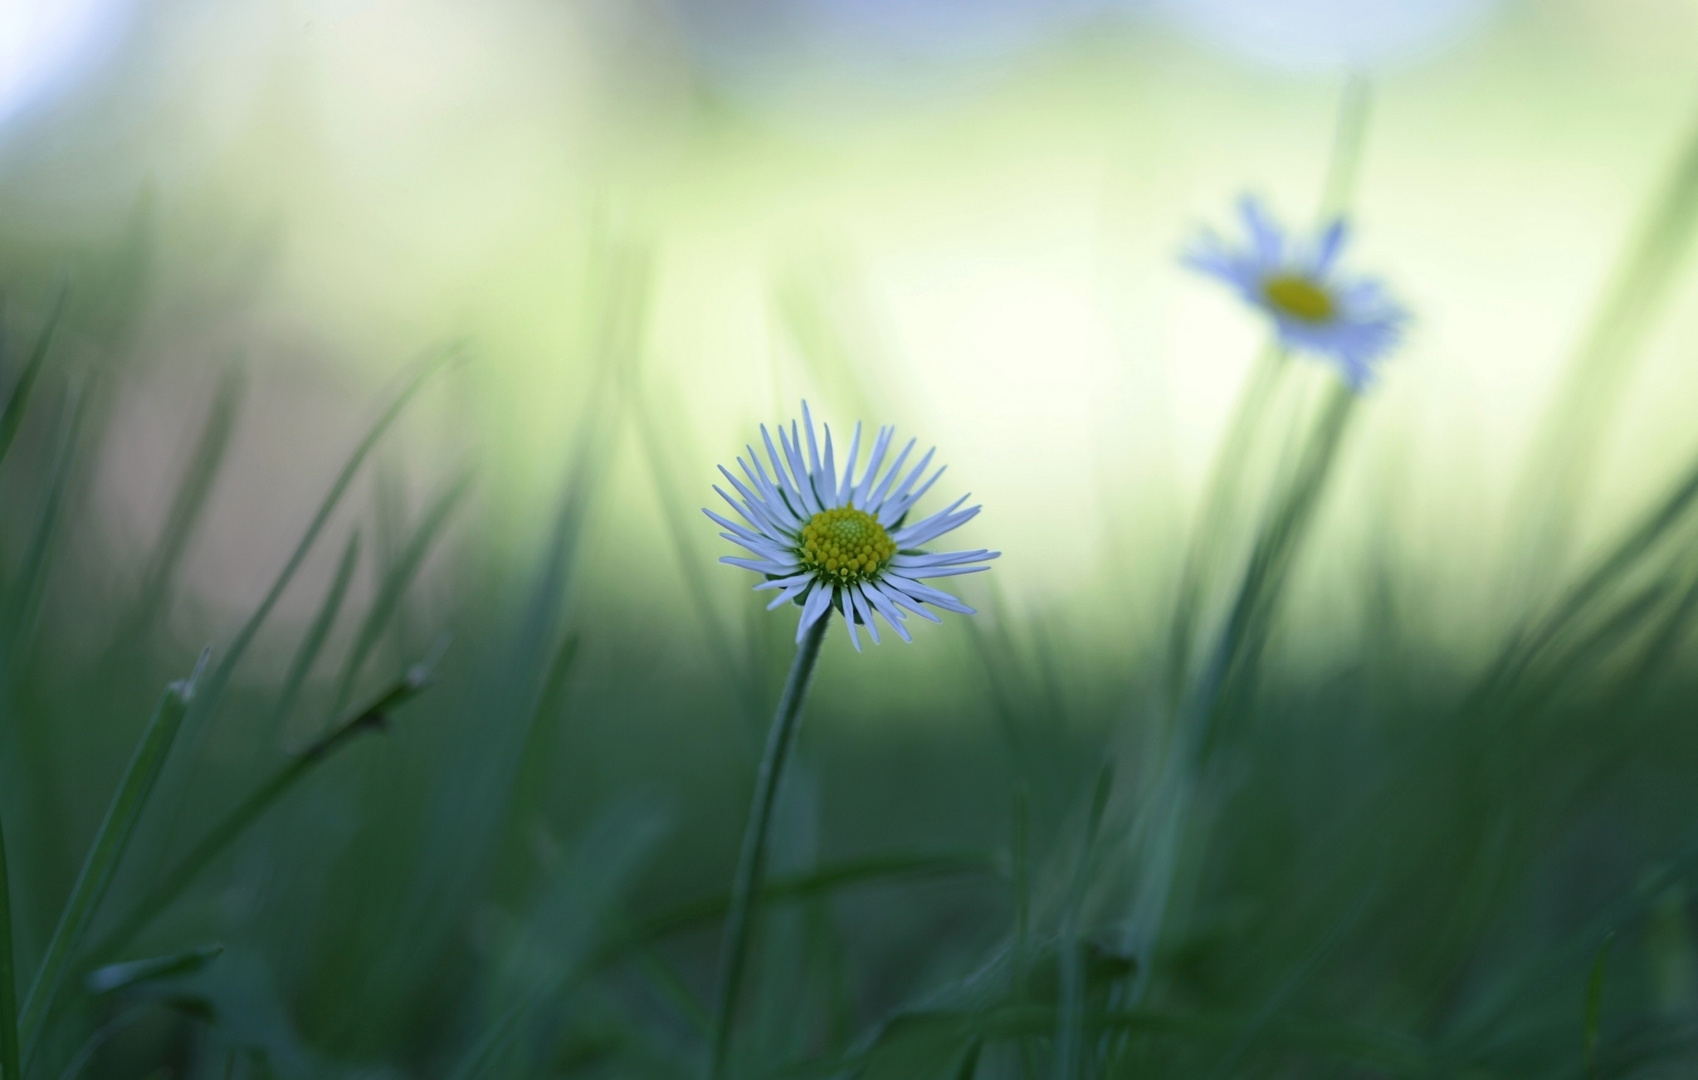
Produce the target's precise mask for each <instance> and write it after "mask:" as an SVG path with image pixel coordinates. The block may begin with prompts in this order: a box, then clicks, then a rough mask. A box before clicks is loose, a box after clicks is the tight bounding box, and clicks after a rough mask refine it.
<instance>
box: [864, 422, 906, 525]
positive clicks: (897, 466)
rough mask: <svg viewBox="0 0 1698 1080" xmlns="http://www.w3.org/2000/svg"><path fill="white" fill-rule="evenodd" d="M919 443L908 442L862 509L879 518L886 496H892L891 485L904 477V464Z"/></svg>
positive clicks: (893, 429)
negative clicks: (898, 478)
mask: <svg viewBox="0 0 1698 1080" xmlns="http://www.w3.org/2000/svg"><path fill="white" fill-rule="evenodd" d="M891 430H892V431H895V430H896V429H895V428H892V429H891ZM917 442H919V440H918V439H909V440H908V445H907V446H904V447H903V448H902V452H901V453H900V454H897V455H896V460H895V461H894V462H892V463H891V466H890V471H889V472H887V473H885V474H884V479H883V480H881V481H879V485H878V487H876V488H874V489H873V493H872V494H871V495H869V496H867V501H866V504H865V505H864V506H862V507H861V509H863V510H865V511H866V512H867V513H869V514H871V515H873V516H874V517H878V515H879V508H880V507H882V506H883V505H884V500H885V496H887V495H889V494H890V485H891V484H894V483H895V482H896V479H897V477H899V476H901V475H902V463H903V462H904V461H907V460H908V455H909V453H910V452H912V451H913V449H914V444H915V443H917Z"/></svg>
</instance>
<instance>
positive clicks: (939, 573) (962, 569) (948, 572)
mask: <svg viewBox="0 0 1698 1080" xmlns="http://www.w3.org/2000/svg"><path fill="white" fill-rule="evenodd" d="M989 569H990V567H988V566H938V567H934V568H932V569H930V570H915V571H912V573H913V575H914V576H915V577H923V578H934V577H957V576H959V575H961V574H976V573H978V572H979V571H980V570H989Z"/></svg>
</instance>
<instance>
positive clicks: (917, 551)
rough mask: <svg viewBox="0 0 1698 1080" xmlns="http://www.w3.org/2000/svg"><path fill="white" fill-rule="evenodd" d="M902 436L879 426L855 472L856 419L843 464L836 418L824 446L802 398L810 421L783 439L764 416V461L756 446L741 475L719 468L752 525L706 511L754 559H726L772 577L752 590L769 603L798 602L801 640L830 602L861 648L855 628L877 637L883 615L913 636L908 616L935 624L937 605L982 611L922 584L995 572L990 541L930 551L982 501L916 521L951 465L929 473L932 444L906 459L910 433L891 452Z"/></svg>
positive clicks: (781, 430)
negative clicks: (919, 507)
mask: <svg viewBox="0 0 1698 1080" xmlns="http://www.w3.org/2000/svg"><path fill="white" fill-rule="evenodd" d="M895 434H896V429H895V428H894V427H885V428H880V429H879V432H878V437H877V438H875V439H874V440H873V445H872V449H871V450H870V452H869V453H868V454H867V457H866V465H865V467H864V468H863V469H862V470H861V472H860V473H859V475H857V473H856V465H857V463H858V462H859V460H860V454H861V425H859V424H856V425H855V435H854V438H853V439H852V440H851V441H850V443H849V453H848V456H847V457H846V458H845V459H844V464H843V469H842V472H841V473H839V471H838V468H837V461H836V452H835V449H834V447H833V446H832V441H831V427H830V426H829V425H827V426H826V428H825V443H824V452H823V453H822V452H821V447H820V442H819V441H818V440H817V439H816V438H815V436H814V421H813V416H812V415H811V414H810V413H809V412H808V403H807V402H805V401H804V402H803V403H802V424H801V426H800V427H798V426H797V424H796V422H795V421H791V423H790V430H789V431H785V430H784V428H783V427H782V426H781V427H779V429H778V443H777V444H776V445H774V443H773V441H772V436H771V435H770V434H769V433H768V432H767V429H766V425H764V424H763V425H761V439H762V440H763V441H764V442H765V444H766V461H765V462H763V461H762V460H761V455H760V454H759V453H757V452H756V451H755V448H754V447H752V446H751V447H748V451H749V456H748V458H747V459H746V460H745V459H744V458H738V459H737V464H738V465H739V466H741V467H742V470H743V477H742V479H739V478H738V477H737V476H736V475H734V474H733V473H732V472H731V471H730V470H729V469H727V468H725V467H724V466H723V465H722V466H720V468H719V471H720V472H722V473H724V474H725V479H726V480H728V481H729V482H730V484H731V486H732V488H734V489H735V490H736V493H737V496H739V497H737V498H734V497H732V495H731V494H730V493H728V492H726V491H725V490H724V489H722V488H720V487H718V486H717V485H716V486H715V487H714V490H715V491H717V492H719V494H720V497H721V498H723V499H724V500H725V501H726V502H728V503H730V504H731V509H732V510H734V511H735V512H736V514H737V516H738V517H740V518H742V519H743V523H742V524H738V523H737V522H735V521H732V520H730V519H729V518H725V517H721V516H720V515H718V514H716V513H714V512H713V511H712V510H703V511H702V512H703V513H704V514H706V515H707V516H708V517H710V518H712V519H713V520H714V522H715V523H716V524H718V525H719V526H720V527H721V528H723V529H724V530H725V531H724V532H722V533H720V535H721V536H723V537H725V539H727V540H729V541H731V542H732V543H734V544H737V545H739V546H741V547H743V548H746V549H748V551H749V552H750V553H751V555H752V556H753V557H752V558H750V557H745V556H738V555H727V556H725V557H724V558H722V559H720V560H719V561H720V562H723V563H729V564H731V565H732V566H740V567H742V568H743V569H745V570H753V571H754V572H756V573H757V574H762V575H764V576H765V577H766V580H765V581H763V582H761V583H760V584H759V585H756V586H755V588H756V589H773V590H777V592H778V595H777V597H775V598H774V599H773V601H772V603H770V604H768V605H767V610H769V611H771V610H772V609H774V608H777V607H781V606H782V605H784V604H785V603H786V602H790V601H793V602H795V603H797V604H799V605H800V606H801V608H802V620H801V623H800V625H798V626H797V627H796V640H797V641H801V640H802V636H803V635H804V634H806V633H807V631H808V628H809V627H811V626H813V625H814V624H815V623H816V622H818V621H819V620H820V619H823V618H826V617H828V616H829V613H830V612H831V611H833V610H835V611H837V612H838V613H840V614H841V615H842V616H843V621H844V622H845V623H846V624H848V627H849V640H850V641H851V642H853V643H854V645H855V648H856V649H857V650H859V649H860V647H861V639H860V636H859V634H858V633H857V630H858V628H859V629H865V630H866V631H867V633H869V634H870V635H872V639H873V642H874V643H875V644H876V643H877V642H878V640H879V630H878V625H877V624H876V623H875V622H874V621H873V616H874V615H877V616H878V617H879V618H882V619H883V620H884V621H885V623H886V625H888V626H889V627H890V629H892V630H894V631H895V632H896V635H897V636H898V637H900V638H901V639H902V640H903V641H908V640H911V639H910V637H909V634H908V629H907V627H905V626H903V623H904V622H905V621H906V620H907V618H908V615H909V613H913V614H915V615H918V616H920V617H921V618H922V619H930V620H931V621H932V622H941V621H942V620H941V619H939V618H938V616H937V614H936V613H935V612H933V611H932V610H931V609H932V608H937V609H939V610H942V611H954V612H958V613H959V614H962V615H971V614H973V609H972V608H970V607H968V606H967V605H966V604H963V603H962V602H961V601H959V600H957V599H956V598H955V597H953V596H950V595H949V594H948V593H946V592H942V591H940V590H938V589H934V588H932V587H931V586H930V585H925V584H922V581H921V579H923V578H941V577H953V576H955V575H957V574H971V573H975V572H977V571H980V570H988V569H990V567H988V566H986V565H984V564H985V563H986V562H988V561H989V560H991V559H994V558H996V557H997V556H998V555H999V554H1001V553H1000V552H996V551H987V550H985V549H984V548H980V549H978V550H976V551H950V552H938V553H931V552H927V551H925V550H924V547H925V545H927V544H929V543H931V542H932V541H933V540H936V539H937V538H938V537H940V536H942V535H943V534H945V533H947V532H951V531H953V530H954V529H957V528H959V527H960V526H962V525H964V524H966V523H967V522H969V521H971V520H972V519H973V518H974V517H976V516H977V515H978V513H979V508H978V507H977V506H969V507H966V508H965V509H963V508H962V505H961V504H962V503H964V502H966V501H967V496H965V495H963V496H961V498H959V499H957V500H955V502H953V503H951V504H950V505H949V506H947V507H945V508H944V509H942V510H939V511H938V512H937V513H935V514H932V515H931V516H930V517H926V518H923V519H921V520H919V521H915V522H912V523H910V522H909V520H908V518H909V511H910V510H912V509H913V508H914V505H915V504H916V503H918V502H919V501H920V498H921V497H922V496H923V495H925V494H926V492H928V491H930V490H931V487H932V485H933V484H935V483H936V482H937V478H938V477H939V476H941V475H943V467H942V466H939V467H938V468H937V469H936V471H934V472H931V473H930V475H927V469H928V468H930V466H931V462H932V457H933V455H934V454H935V453H936V450H935V449H933V450H928V451H926V453H925V454H924V455H923V456H922V457H921V458H920V459H919V461H918V462H916V463H915V464H914V465H913V466H912V467H909V466H908V459H909V457H910V455H911V454H912V453H913V450H914V444H915V440H913V439H910V440H908V444H907V445H906V446H904V447H903V448H902V451H901V452H900V453H898V454H897V455H896V456H895V458H894V459H893V460H892V459H890V457H889V452H890V445H891V440H892V438H893V437H894V436H895ZM804 439H805V440H806V443H805V444H804V441H803V440H804ZM804 454H805V455H806V456H804ZM769 464H770V466H771V468H772V471H771V472H770V473H768V471H767V466H768V465H769Z"/></svg>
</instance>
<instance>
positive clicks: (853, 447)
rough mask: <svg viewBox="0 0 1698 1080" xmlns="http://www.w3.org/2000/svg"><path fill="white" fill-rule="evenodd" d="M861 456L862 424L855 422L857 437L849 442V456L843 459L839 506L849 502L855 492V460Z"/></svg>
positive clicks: (838, 494)
mask: <svg viewBox="0 0 1698 1080" xmlns="http://www.w3.org/2000/svg"><path fill="white" fill-rule="evenodd" d="M860 456H861V422H860V421H859V420H857V421H855V437H854V438H853V439H850V440H849V456H848V457H846V458H844V459H843V482H842V483H841V484H840V485H839V486H838V488H837V505H838V506H842V505H843V504H844V503H846V502H848V501H849V496H850V495H851V494H853V493H854V490H855V459H856V458H858V457H860Z"/></svg>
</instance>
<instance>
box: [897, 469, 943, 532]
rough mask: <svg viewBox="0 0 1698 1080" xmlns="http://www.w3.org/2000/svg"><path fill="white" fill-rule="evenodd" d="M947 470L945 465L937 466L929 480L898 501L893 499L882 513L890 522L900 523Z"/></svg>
mask: <svg viewBox="0 0 1698 1080" xmlns="http://www.w3.org/2000/svg"><path fill="white" fill-rule="evenodd" d="M948 468H949V466H947V465H939V466H938V469H937V472H934V473H932V474H931V476H930V478H928V479H927V480H926V482H925V483H923V484H921V485H920V486H919V488H918V489H917V490H915V491H912V492H910V493H908V494H907V495H904V496H902V497H901V498H900V499H893V500H892V501H891V502H890V503H889V504H887V505H886V506H885V507H884V511H883V513H884V514H885V515H886V516H888V517H889V518H890V520H891V521H892V522H897V521H901V520H902V518H903V515H905V514H907V513H908V511H909V510H911V509H912V508H913V506H914V504H915V503H917V502H919V501H920V499H921V498H922V497H924V496H925V494H926V492H928V491H930V490H931V489H932V485H933V484H935V483H937V478H938V477H940V476H942V475H943V473H944V470H946V469H948ZM957 505H959V504H957Z"/></svg>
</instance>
